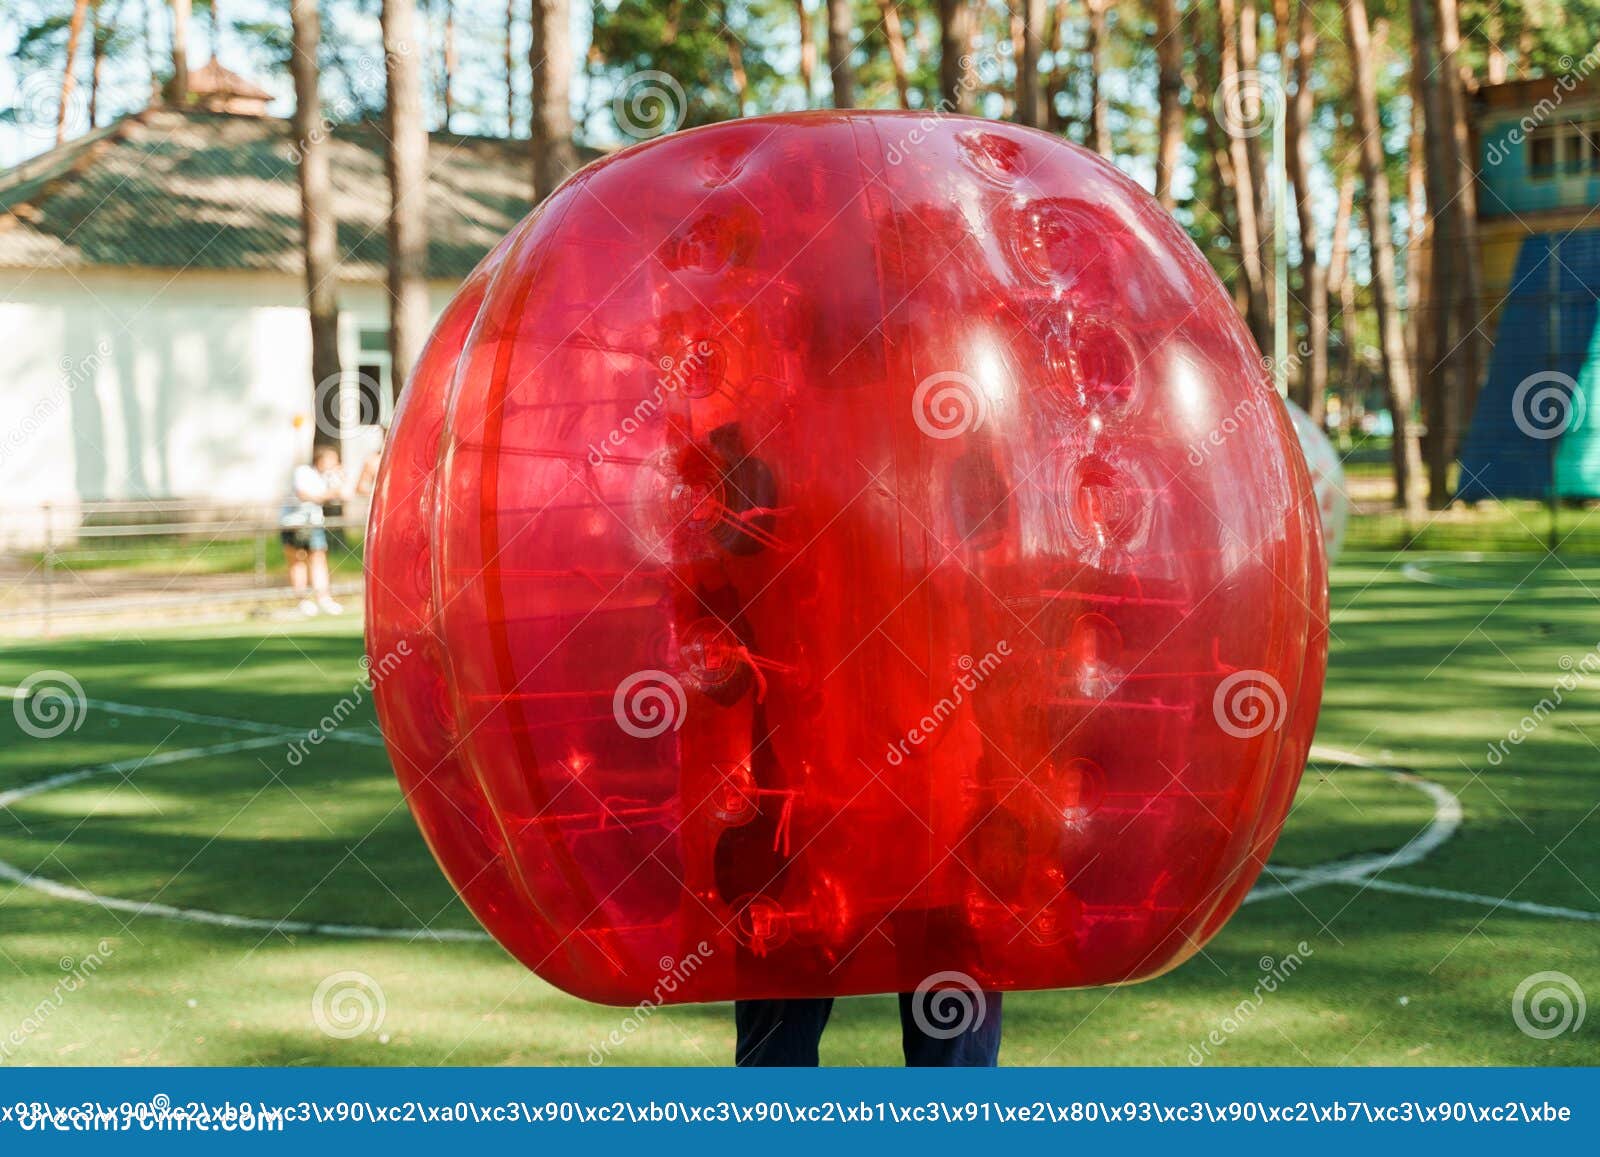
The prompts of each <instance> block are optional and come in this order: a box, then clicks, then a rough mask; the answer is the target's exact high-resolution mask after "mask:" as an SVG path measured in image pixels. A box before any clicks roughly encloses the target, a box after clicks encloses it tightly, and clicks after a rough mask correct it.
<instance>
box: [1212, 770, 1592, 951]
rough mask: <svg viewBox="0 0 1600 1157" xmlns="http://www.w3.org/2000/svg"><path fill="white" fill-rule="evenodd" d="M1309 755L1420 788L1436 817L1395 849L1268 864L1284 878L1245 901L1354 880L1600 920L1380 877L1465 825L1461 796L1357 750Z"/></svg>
mask: <svg viewBox="0 0 1600 1157" xmlns="http://www.w3.org/2000/svg"><path fill="white" fill-rule="evenodd" d="M1311 754H1312V755H1313V756H1314V757H1316V758H1317V759H1321V760H1325V761H1327V762H1330V763H1343V764H1348V765H1350V766H1351V767H1360V768H1365V769H1368V770H1371V771H1381V772H1383V773H1385V774H1386V775H1388V776H1390V777H1391V778H1392V779H1394V780H1396V781H1397V782H1399V783H1403V784H1407V785H1409V786H1411V787H1414V788H1416V789H1417V790H1419V791H1421V792H1423V793H1424V794H1426V795H1427V796H1428V797H1429V798H1430V799H1432V800H1433V819H1431V820H1430V821H1429V822H1428V826H1427V827H1425V828H1423V829H1422V831H1420V832H1418V833H1417V834H1416V835H1415V836H1413V837H1412V838H1411V839H1410V840H1408V841H1407V842H1406V843H1405V844H1404V845H1403V846H1401V847H1399V848H1396V849H1395V850H1394V851H1392V852H1379V853H1377V854H1375V855H1367V856H1356V857H1353V858H1351V859H1348V860H1334V861H1332V862H1330V863H1327V864H1318V865H1317V866H1316V867H1314V868H1278V867H1273V866H1272V865H1271V864H1268V865H1267V868H1266V874H1267V875H1269V876H1271V877H1272V878H1273V879H1274V880H1275V881H1280V882H1276V883H1271V884H1257V885H1256V886H1255V887H1254V888H1252V889H1251V890H1250V894H1249V895H1248V896H1246V897H1245V899H1244V902H1245V903H1246V904H1249V903H1251V902H1253V901H1256V900H1271V899H1275V898H1276V897H1278V896H1289V895H1293V894H1294V893H1296V892H1305V891H1308V890H1310V889H1312V888H1321V887H1324V886H1325V885H1328V884H1352V885H1355V886H1356V887H1359V888H1363V889H1370V890H1371V891H1374V892H1391V893H1395V894H1397V895H1402V896H1422V897H1425V898H1427V899H1430V900H1456V901H1459V902H1461V903H1464V904H1483V905H1486V906H1488V907H1490V908H1493V909H1500V908H1505V909H1507V910H1509V911H1513V912H1525V913H1527V914H1528V915H1530V916H1554V917H1558V918H1561V919H1565V920H1587V921H1600V912H1587V911H1584V910H1583V909H1581V908H1563V907H1559V906H1557V905H1554V904H1536V903H1534V902H1532V901H1530V900H1512V899H1510V898H1509V897H1505V896H1485V895H1482V894H1481V893H1477V892H1459V891H1456V890H1455V889H1453V888H1433V887H1429V886H1427V885H1423V884H1401V883H1398V882H1395V881H1392V880H1380V879H1379V878H1378V876H1379V875H1380V874H1381V873H1383V872H1386V871H1388V870H1389V869H1391V868H1408V867H1410V866H1411V865H1413V864H1418V863H1421V862H1422V861H1423V860H1424V859H1426V858H1427V857H1428V856H1430V855H1432V854H1433V853H1434V852H1435V851H1436V850H1437V849H1438V848H1439V846H1440V845H1442V844H1443V843H1444V842H1445V841H1446V840H1448V839H1449V838H1450V837H1451V836H1453V835H1455V833H1456V829H1457V828H1459V827H1460V826H1461V818H1462V817H1461V801H1460V799H1458V798H1457V797H1456V795H1455V793H1454V792H1452V791H1450V790H1449V789H1448V788H1446V787H1444V786H1442V785H1440V784H1437V783H1434V782H1433V781H1432V780H1430V779H1423V778H1422V777H1421V776H1420V775H1417V774H1416V773H1415V772H1410V771H1406V770H1404V769H1402V768H1398V767H1394V766H1391V765H1389V764H1385V763H1379V762H1377V761H1376V760H1371V759H1367V758H1366V757H1365V756H1362V755H1357V754H1356V753H1355V752H1353V751H1343V750H1341V749H1339V748H1336V747H1320V746H1319V747H1313V748H1312V749H1311Z"/></svg>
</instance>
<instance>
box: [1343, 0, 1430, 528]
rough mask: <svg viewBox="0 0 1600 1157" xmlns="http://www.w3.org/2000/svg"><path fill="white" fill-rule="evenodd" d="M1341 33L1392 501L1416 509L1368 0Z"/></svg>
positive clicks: (1414, 449) (1348, 1)
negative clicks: (1390, 426)
mask: <svg viewBox="0 0 1600 1157" xmlns="http://www.w3.org/2000/svg"><path fill="white" fill-rule="evenodd" d="M1344 17H1345V34H1346V39H1347V41H1348V46H1349V51H1350V64H1351V94H1350V95H1351V100H1352V103H1353V104H1354V105H1355V115H1356V133H1357V135H1358V136H1359V137H1360V145H1359V148H1358V154H1359V157H1360V161H1361V181H1362V184H1363V185H1365V186H1366V191H1367V196H1366V202H1367V236H1368V240H1369V243H1370V245H1371V248H1372V299H1373V309H1374V311H1375V312H1376V314H1377V318H1378V335H1379V344H1380V345H1381V347H1382V350H1383V374H1384V385H1385V388H1386V391H1387V393H1388V400H1389V411H1390V414H1391V415H1392V417H1393V419H1394V447H1393V455H1392V456H1393V465H1394V483H1395V497H1394V501H1395V505H1396V506H1397V507H1400V508H1401V509H1404V510H1408V511H1415V510H1416V509H1417V508H1416V504H1415V503H1416V494H1415V487H1414V485H1413V482H1414V480H1415V479H1416V478H1417V477H1418V476H1420V474H1421V473H1422V454H1421V450H1420V447H1419V446H1418V444H1417V437H1416V430H1415V427H1414V426H1413V425H1412V421H1411V407H1412V403H1413V401H1414V395H1413V392H1412V385H1411V368H1410V366H1409V365H1408V364H1407V362H1406V350H1405V334H1404V333H1403V332H1402V330H1401V322H1400V306H1399V300H1398V297H1397V294H1396V282H1395V262H1394V233H1393V229H1392V227H1391V224H1390V215H1389V209H1390V204H1389V180H1388V175H1387V173H1386V171H1385V169H1384V164H1383V137H1382V129H1383V126H1382V123H1381V121H1380V120H1379V117H1378V94H1377V82H1376V80H1375V77H1374V72H1375V69H1374V67H1373V60H1372V32H1371V28H1370V26H1369V25H1368V23H1367V5H1366V0H1344Z"/></svg>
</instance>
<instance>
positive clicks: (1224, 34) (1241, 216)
mask: <svg viewBox="0 0 1600 1157" xmlns="http://www.w3.org/2000/svg"><path fill="white" fill-rule="evenodd" d="M1217 26H1218V33H1219V36H1218V49H1217V57H1218V66H1219V68H1220V70H1221V74H1222V75H1221V78H1220V80H1219V82H1218V84H1219V87H1220V90H1221V92H1222V93H1223V95H1224V96H1225V97H1231V100H1232V101H1233V102H1237V107H1238V108H1239V109H1241V110H1243V111H1244V112H1245V114H1246V118H1245V119H1247V118H1248V109H1246V108H1245V105H1244V103H1243V98H1242V95H1241V94H1242V92H1243V89H1244V88H1245V87H1248V85H1247V83H1246V82H1244V81H1241V80H1240V78H1239V48H1238V26H1239V14H1238V9H1237V8H1236V7H1235V5H1234V0H1218V4H1217ZM1224 103H1229V102H1228V101H1225V102H1224ZM1207 111H1208V112H1209V111H1210V110H1207ZM1223 127H1224V129H1225V130H1226V131H1227V137H1228V142H1227V144H1228V169H1229V171H1230V172H1231V173H1232V175H1233V182H1232V185H1231V188H1232V191H1233V210H1234V223H1235V227H1236V232H1235V238H1236V239H1237V240H1238V242H1239V272H1240V273H1241V274H1242V276H1243V281H1244V295H1245V318H1246V321H1247V322H1248V323H1249V326H1250V333H1251V336H1253V337H1254V338H1255V339H1256V345H1257V346H1258V347H1260V348H1261V349H1262V350H1269V349H1271V348H1272V319H1271V318H1270V317H1269V316H1268V310H1267V290H1266V271H1265V270H1264V269H1263V268H1262V264H1261V218H1260V216H1259V215H1258V207H1259V205H1260V199H1259V196H1258V194H1257V191H1256V184H1255V170H1254V167H1253V166H1252V165H1251V163H1250V152H1249V147H1248V140H1249V137H1248V136H1247V135H1246V133H1245V131H1241V125H1240V124H1236V125H1232V126H1229V125H1224V126H1223Z"/></svg>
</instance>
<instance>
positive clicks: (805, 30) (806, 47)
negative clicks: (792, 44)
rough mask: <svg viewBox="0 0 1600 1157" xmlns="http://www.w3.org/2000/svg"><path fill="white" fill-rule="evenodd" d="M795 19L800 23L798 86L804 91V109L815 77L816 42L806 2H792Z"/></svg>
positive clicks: (808, 103) (809, 102)
mask: <svg viewBox="0 0 1600 1157" xmlns="http://www.w3.org/2000/svg"><path fill="white" fill-rule="evenodd" d="M794 10H795V17H796V19H798V21H799V23H800V86H801V87H802V88H804V89H805V90H806V107H807V108H810V107H811V98H812V94H813V93H814V91H815V89H814V87H813V86H814V82H815V79H816V75H817V40H816V36H815V35H814V34H813V32H812V30H811V9H809V8H807V7H806V0H794Z"/></svg>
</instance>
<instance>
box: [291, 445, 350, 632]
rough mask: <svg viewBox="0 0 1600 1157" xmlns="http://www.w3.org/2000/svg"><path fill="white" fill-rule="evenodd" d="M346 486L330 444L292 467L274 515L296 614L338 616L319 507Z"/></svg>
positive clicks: (325, 535)
mask: <svg viewBox="0 0 1600 1157" xmlns="http://www.w3.org/2000/svg"><path fill="white" fill-rule="evenodd" d="M344 487H345V481H344V473H343V471H342V470H341V469H340V467H339V451H337V450H336V449H334V448H333V447H332V446H319V447H317V449H316V450H315V451H314V452H313V453H312V456H311V462H310V463H309V464H302V465H300V466H296V467H295V468H294V473H293V475H291V476H290V480H289V495H288V497H287V498H286V499H284V503H283V510H282V512H281V513H280V514H279V517H278V537H279V539H280V540H281V541H282V542H283V557H284V561H285V562H287V563H288V565H289V585H290V586H291V587H292V588H293V589H294V593H295V595H296V596H297V597H298V598H299V600H300V602H299V609H300V613H301V614H303V615H306V616H311V615H316V614H324V615H337V614H340V613H341V612H343V610H344V608H343V607H342V606H340V605H339V604H338V603H336V602H334V600H333V595H332V593H331V591H330V590H329V577H328V531H327V527H326V525H325V522H326V520H325V517H324V515H323V510H322V507H323V504H324V503H327V502H336V501H339V500H340V499H341V498H342V497H343V495H344Z"/></svg>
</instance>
